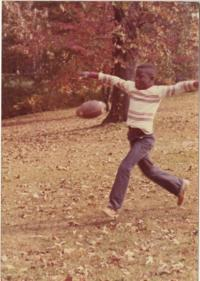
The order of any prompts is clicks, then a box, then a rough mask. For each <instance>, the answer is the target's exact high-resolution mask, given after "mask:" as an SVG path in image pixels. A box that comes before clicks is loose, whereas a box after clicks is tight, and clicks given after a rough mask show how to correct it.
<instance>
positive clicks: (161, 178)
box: [109, 129, 183, 210]
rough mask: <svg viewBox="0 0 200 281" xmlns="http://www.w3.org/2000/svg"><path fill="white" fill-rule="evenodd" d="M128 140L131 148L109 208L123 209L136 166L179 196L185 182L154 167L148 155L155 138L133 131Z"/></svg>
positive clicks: (121, 168) (124, 161)
mask: <svg viewBox="0 0 200 281" xmlns="http://www.w3.org/2000/svg"><path fill="white" fill-rule="evenodd" d="M136 130H138V129H136ZM128 138H129V141H130V145H131V148H130V151H129V152H128V154H127V156H126V157H125V158H124V160H123V161H122V162H121V164H120V166H119V168H118V171H117V175H116V178H115V181H114V184H113V186H112V190H111V193H110V198H109V199H110V204H109V206H110V207H111V208H113V209H115V210H116V209H119V208H121V206H122V203H123V200H124V197H125V194H126V191H127V187H128V182H129V177H130V172H131V170H132V168H133V167H134V166H135V165H136V164H137V165H138V166H139V168H140V169H141V171H142V172H143V174H144V175H145V176H146V177H148V178H149V179H150V180H152V181H153V182H155V183H156V184H158V185H160V186H161V187H163V188H165V189H166V190H167V191H169V192H171V193H172V194H174V195H176V196H177V195H178V194H179V192H180V189H181V186H182V184H183V180H182V179H180V178H178V177H176V176H173V175H170V174H168V173H167V172H166V171H163V170H161V169H160V168H158V167H156V166H154V165H153V163H152V162H151V161H150V159H149V157H148V153H149V151H150V150H151V149H152V147H153V145H154V142H155V139H154V136H153V135H145V134H141V133H140V134H139V135H138V134H137V131H136V134H134V130H133V134H132V135H131V136H130V134H129V135H128Z"/></svg>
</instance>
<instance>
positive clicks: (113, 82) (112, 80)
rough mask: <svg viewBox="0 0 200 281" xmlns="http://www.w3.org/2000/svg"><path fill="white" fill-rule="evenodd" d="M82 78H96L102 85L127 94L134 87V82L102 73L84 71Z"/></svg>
mask: <svg viewBox="0 0 200 281" xmlns="http://www.w3.org/2000/svg"><path fill="white" fill-rule="evenodd" d="M80 76H81V77H82V78H95V79H98V80H100V81H101V82H102V83H104V84H106V85H109V86H116V87H118V88H120V89H121V90H122V91H124V92H126V93H127V94H129V93H130V89H131V87H132V86H133V83H134V82H132V81H126V80H123V79H121V78H119V77H117V76H114V75H109V74H104V73H102V72H90V71H84V72H81V74H80Z"/></svg>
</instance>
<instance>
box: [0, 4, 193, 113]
mask: <svg viewBox="0 0 200 281" xmlns="http://www.w3.org/2000/svg"><path fill="white" fill-rule="evenodd" d="M2 11H3V25H2V49H3V52H2V53H3V57H2V65H3V67H2V70H3V75H2V81H3V82H2V86H3V91H2V94H3V97H2V105H3V117H4V118H5V117H11V116H15V115H19V114H26V113H31V112H38V111H45V110H54V109H57V108H66V107H71V106H76V105H79V104H80V103H81V102H83V101H86V100H88V99H102V100H103V94H102V88H101V85H100V84H98V82H96V81H89V82H87V83H86V82H84V83H83V82H82V81H80V80H79V79H78V77H79V75H78V74H79V72H80V71H84V70H94V71H104V72H107V73H115V70H116V67H118V68H120V69H121V70H124V71H123V73H124V75H125V76H126V75H128V76H130V74H132V73H133V72H134V68H135V66H136V65H137V64H138V63H140V62H144V61H151V62H153V63H155V64H156V65H157V67H158V74H159V75H158V78H159V79H158V81H157V82H158V83H173V82H175V81H178V80H183V79H191V78H194V77H195V76H197V68H198V65H197V61H198V4H197V3H192V2H168V3H164V2H163V3H162V2H114V3H112V2H59V1H57V2H53V1H51V2H50V1H49V2H38V1H36V2H34V1H27V2H26V1H22V2H15V1H12V2H3V4H2ZM117 13H118V14H117ZM117 19H120V20H117ZM122 76H123V75H122ZM119 108H120V107H119Z"/></svg>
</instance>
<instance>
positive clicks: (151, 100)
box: [130, 96, 160, 103]
mask: <svg viewBox="0 0 200 281" xmlns="http://www.w3.org/2000/svg"><path fill="white" fill-rule="evenodd" d="M130 98H131V99H133V100H136V101H142V102H145V103H146V102H148V103H158V102H159V101H160V99H158V98H157V99H149V100H148V99H145V98H138V97H136V96H130Z"/></svg>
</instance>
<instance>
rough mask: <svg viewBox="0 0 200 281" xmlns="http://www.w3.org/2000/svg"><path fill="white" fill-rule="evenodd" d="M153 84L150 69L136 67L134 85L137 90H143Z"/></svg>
mask: <svg viewBox="0 0 200 281" xmlns="http://www.w3.org/2000/svg"><path fill="white" fill-rule="evenodd" d="M153 85H154V78H153V75H152V71H151V70H150V69H145V68H137V70H136V76H135V86H136V88H137V89H138V90H145V89H148V88H150V87H151V86H153Z"/></svg>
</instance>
